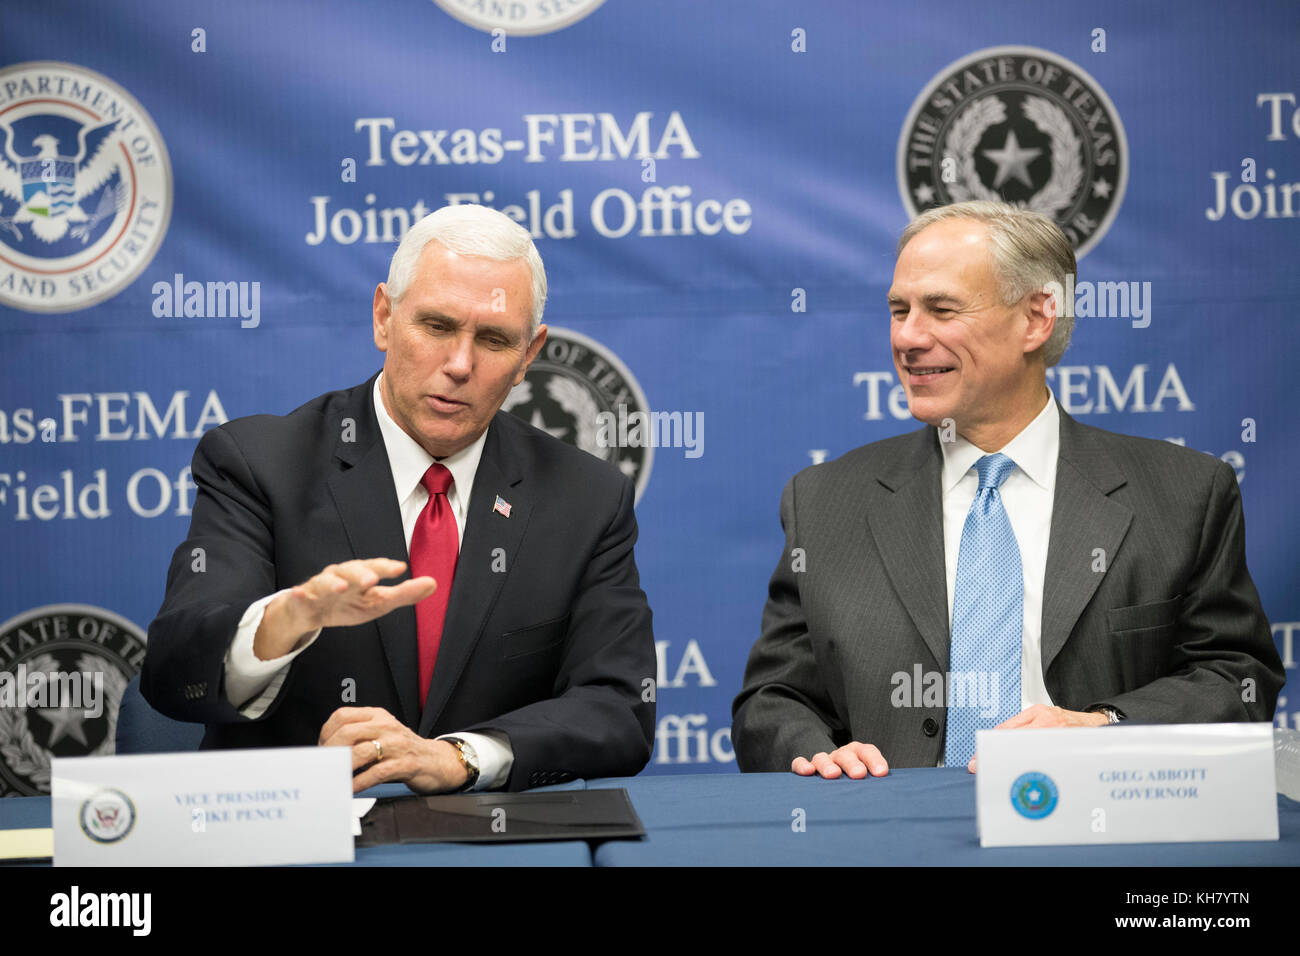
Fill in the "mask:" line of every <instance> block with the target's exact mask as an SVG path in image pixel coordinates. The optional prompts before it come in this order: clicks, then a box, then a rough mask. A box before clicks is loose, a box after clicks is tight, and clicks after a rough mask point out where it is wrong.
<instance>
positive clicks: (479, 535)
mask: <svg viewBox="0 0 1300 956" xmlns="http://www.w3.org/2000/svg"><path fill="white" fill-rule="evenodd" d="M513 424H514V422H513V420H512V419H510V416H509V414H508V413H506V412H498V413H497V415H496V417H495V418H494V419H493V420H492V424H491V425H490V426H489V428H488V435H487V440H486V441H485V442H484V445H483V456H482V457H481V458H480V459H479V464H478V471H477V472H476V473H475V475H474V490H473V491H472V492H471V494H470V502H469V510H468V512H467V513H466V516H465V534H464V536H463V538H462V540H461V545H460V557H459V558H458V559H457V560H456V578H455V581H454V582H453V583H452V589H451V600H450V601H449V602H448V604H447V618H446V621H445V622H444V624H443V628H442V641H441V643H440V644H439V647H438V659H437V661H436V662H435V664H434V668H433V680H432V681H431V682H430V683H429V696H428V698H427V699H426V700H425V702H424V709H423V712H422V715H421V717H420V725H419V732H420V734H421V735H422V736H427V735H428V734H429V733H431V732H432V729H433V727H434V725H435V724H436V723H437V721H438V717H439V715H441V713H442V711H443V708H444V707H446V705H447V701H448V699H449V698H450V697H451V693H452V691H453V690H454V689H455V687H456V685H457V683H458V682H459V681H460V676H461V673H462V672H463V671H464V669H465V665H466V663H467V662H468V661H469V658H470V654H471V653H473V651H474V648H475V646H476V645H477V644H478V642H479V639H480V637H482V633H483V627H484V624H485V623H486V622H487V619H488V615H489V614H491V612H492V608H493V607H494V606H495V605H496V601H497V597H498V596H499V595H500V593H501V588H502V586H503V585H504V584H505V580H506V577H507V576H508V575H509V574H510V570H511V569H512V568H513V567H514V562H515V558H516V556H517V555H518V553H519V543H520V542H521V541H522V540H523V537H524V531H525V530H526V529H527V527H528V518H529V516H530V515H531V514H532V509H533V506H534V500H533V489H531V488H530V487H529V483H528V482H527V481H525V480H524V469H523V468H522V465H521V463H520V462H519V460H518V457H517V452H516V448H517V444H516V443H514V442H511V441H509V440H508V439H507V437H506V435H505V434H503V433H504V432H506V431H508V430H509V428H510V427H511V426H512V425H513ZM498 496H500V497H501V498H503V499H504V500H506V501H507V502H509V505H510V516H509V517H506V516H504V515H501V514H499V513H497V512H496V511H495V510H494V507H493V506H494V505H495V503H496V499H497V497H498ZM498 548H499V549H501V550H500V551H498V550H497V549H498ZM502 562H504V564H505V570H504V571H502V570H494V567H495V568H498V569H499V568H501V566H502Z"/></svg>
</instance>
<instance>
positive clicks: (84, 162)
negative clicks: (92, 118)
mask: <svg viewBox="0 0 1300 956" xmlns="http://www.w3.org/2000/svg"><path fill="white" fill-rule="evenodd" d="M50 119H51V120H56V119H58V120H62V119H63V118H62V117H50ZM120 122H121V120H120V119H115V120H111V121H109V122H107V123H101V124H99V125H97V126H91V125H90V124H83V125H81V126H80V127H79V128H78V129H76V130H70V129H68V126H69V125H71V124H68V123H67V122H66V121H64V126H63V131H62V132H61V134H56V133H55V132H41V133H40V134H39V135H37V136H34V137H33V138H32V139H31V148H33V149H35V152H34V153H31V152H26V151H25V150H24V152H23V153H20V152H19V147H18V146H17V144H16V141H17V136H16V134H15V131H14V128H13V127H12V126H9V125H7V124H5V123H3V122H0V144H2V145H0V194H2V195H4V196H5V197H7V198H8V199H11V200H17V202H18V211H17V212H16V213H14V214H13V215H12V216H9V217H5V216H0V232H5V233H9V234H11V235H12V236H13V237H14V238H15V239H16V240H17V241H18V242H22V241H23V240H24V239H25V237H24V235H23V227H24V226H27V227H29V228H30V229H31V232H32V234H33V235H35V236H36V238H37V239H39V240H41V241H42V242H44V243H46V244H53V243H55V242H58V241H59V240H61V239H63V238H64V237H65V236H68V235H70V236H71V237H72V238H73V239H76V240H80V241H81V243H82V245H85V244H86V243H88V242H89V241H90V240H91V238H92V237H96V235H97V230H98V228H99V225H100V224H101V223H102V222H103V221H104V220H106V219H107V220H111V219H112V218H113V217H115V216H116V215H117V212H118V210H119V209H121V208H122V206H123V204H124V203H125V201H126V198H127V196H126V189H124V188H123V186H122V182H121V179H122V177H121V175H120V173H119V171H118V159H117V158H116V157H115V156H114V151H113V149H112V147H113V145H114V144H115V143H116V141H117V138H118V130H117V126H118V124H119V123H120ZM49 125H50V126H51V127H53V126H54V124H53V123H51V124H49ZM90 200H93V205H92V206H91V208H90V209H89V210H87V209H86V208H83V206H82V203H85V202H88V201H90Z"/></svg>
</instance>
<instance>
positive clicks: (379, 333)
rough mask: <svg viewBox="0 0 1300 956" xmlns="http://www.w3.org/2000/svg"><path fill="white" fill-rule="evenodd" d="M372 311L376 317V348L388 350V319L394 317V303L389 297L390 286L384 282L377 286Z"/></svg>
mask: <svg viewBox="0 0 1300 956" xmlns="http://www.w3.org/2000/svg"><path fill="white" fill-rule="evenodd" d="M371 313H372V317H373V319H374V335H375V348H377V349H379V351H381V352H387V351H388V320H389V318H391V317H392V314H393V305H392V302H391V301H389V298H388V286H387V285H385V284H384V283H382V282H381V283H379V285H377V286H375V302H374V305H373V307H372V308H371Z"/></svg>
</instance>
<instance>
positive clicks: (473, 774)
mask: <svg viewBox="0 0 1300 956" xmlns="http://www.w3.org/2000/svg"><path fill="white" fill-rule="evenodd" d="M442 739H443V740H445V741H447V743H449V744H451V745H452V746H453V747H455V748H456V756H457V757H459V758H460V765H461V766H462V767H464V768H465V775H466V779H465V785H464V786H463V787H461V788H460V790H458V791H457V793H464V792H465V791H466V790H472V789H474V784H476V783H478V773H479V769H478V753H477V751H475V750H474V748H473V746H471V745H470V744H468V743H466V742H465V741H463V740H461V739H460V738H459V737H443V738H442Z"/></svg>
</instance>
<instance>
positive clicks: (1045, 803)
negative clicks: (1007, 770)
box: [1011, 771, 1060, 820]
mask: <svg viewBox="0 0 1300 956" xmlns="http://www.w3.org/2000/svg"><path fill="white" fill-rule="evenodd" d="M1059 796H1060V794H1059V793H1058V791H1057V789H1056V783H1055V781H1053V780H1052V778H1051V777H1049V776H1048V775H1047V774H1045V773H1038V772H1037V771H1030V772H1029V773H1022V774H1021V775H1020V776H1019V777H1016V782H1015V783H1013V784H1012V785H1011V805H1012V806H1013V807H1015V809H1016V813H1018V814H1020V815H1021V816H1022V817H1028V818H1029V819H1030V820H1041V819H1043V817H1045V816H1047V815H1048V814H1050V813H1051V812H1052V811H1053V810H1055V809H1056V801H1057V798H1058V797H1059Z"/></svg>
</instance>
